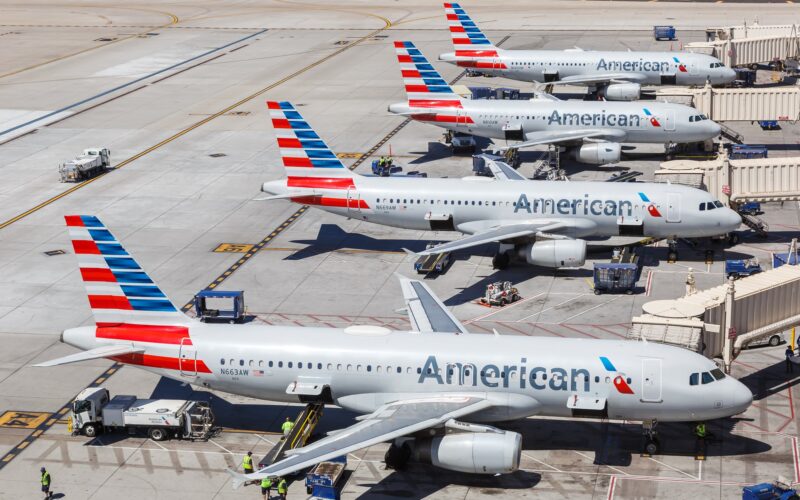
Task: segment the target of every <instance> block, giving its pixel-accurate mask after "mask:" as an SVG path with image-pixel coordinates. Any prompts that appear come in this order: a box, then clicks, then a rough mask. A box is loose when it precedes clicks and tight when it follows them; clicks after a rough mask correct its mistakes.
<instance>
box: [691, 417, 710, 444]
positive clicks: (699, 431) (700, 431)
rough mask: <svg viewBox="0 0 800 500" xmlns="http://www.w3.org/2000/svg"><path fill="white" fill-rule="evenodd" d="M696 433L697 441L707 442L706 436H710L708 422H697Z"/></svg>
mask: <svg viewBox="0 0 800 500" xmlns="http://www.w3.org/2000/svg"><path fill="white" fill-rule="evenodd" d="M694 434H695V436H697V441H698V442H699V443H701V444H705V442H706V437H707V436H708V431H707V430H706V423H705V422H697V425H695V426H694Z"/></svg>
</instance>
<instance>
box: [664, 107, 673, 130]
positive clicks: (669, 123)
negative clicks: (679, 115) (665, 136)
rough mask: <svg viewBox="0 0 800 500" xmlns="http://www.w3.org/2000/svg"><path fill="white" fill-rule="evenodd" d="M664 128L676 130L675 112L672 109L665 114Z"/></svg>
mask: <svg viewBox="0 0 800 500" xmlns="http://www.w3.org/2000/svg"><path fill="white" fill-rule="evenodd" d="M664 130H666V131H667V132H674V131H675V112H674V111H672V110H671V109H670V110H668V111H667V112H666V113H665V114H664Z"/></svg>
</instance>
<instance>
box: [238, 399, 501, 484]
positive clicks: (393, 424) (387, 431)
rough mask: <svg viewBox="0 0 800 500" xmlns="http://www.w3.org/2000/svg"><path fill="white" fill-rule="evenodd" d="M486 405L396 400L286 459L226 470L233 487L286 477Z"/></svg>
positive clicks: (474, 401)
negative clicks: (252, 469)
mask: <svg viewBox="0 0 800 500" xmlns="http://www.w3.org/2000/svg"><path fill="white" fill-rule="evenodd" d="M489 406H491V403H490V402H489V401H488V400H486V399H485V398H482V397H478V396H431V397H422V398H418V399H409V400H400V401H395V402H393V403H389V404H386V405H383V406H381V407H380V408H378V409H377V410H375V411H374V412H373V413H370V414H369V415H365V416H363V417H361V418H360V419H359V422H357V423H355V424H354V425H351V426H350V427H348V428H346V429H342V430H341V431H338V432H336V433H335V434H331V435H328V436H326V437H324V438H322V439H320V440H319V441H316V442H314V443H312V444H310V445H308V446H304V447H302V448H297V449H295V450H292V451H290V452H288V453H287V455H288V457H287V458H284V459H283V460H281V461H279V462H276V463H274V464H272V465H270V466H267V467H264V468H263V469H260V470H258V471H257V472H254V473H252V474H246V475H245V474H240V473H238V472H236V471H232V470H230V469H228V474H230V475H231V476H232V477H233V487H234V489H236V488H238V487H239V486H241V485H242V484H244V482H245V481H252V480H254V479H255V480H258V479H263V478H265V477H271V478H272V477H279V476H285V475H287V474H291V473H293V472H295V471H298V470H301V469H304V468H306V467H308V466H310V465H314V464H316V463H319V462H324V461H325V460H328V459H331V458H334V457H338V456H341V455H344V454H347V453H350V452H352V451H356V450H360V449H361V448H366V447H367V446H372V445H374V444H377V443H382V442H384V441H389V440H391V439H394V438H397V437H400V436H405V435H407V434H412V433H414V432H418V431H421V430H425V429H429V428H431V427H437V426H440V425H442V424H444V423H445V422H447V421H448V420H450V419H454V418H459V417H462V416H464V415H469V414H470V413H475V412H477V411H479V410H483V409H485V408H488V407H489Z"/></svg>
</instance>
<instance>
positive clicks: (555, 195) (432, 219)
mask: <svg viewBox="0 0 800 500" xmlns="http://www.w3.org/2000/svg"><path fill="white" fill-rule="evenodd" d="M267 108H268V109H269V112H270V116H271V118H272V124H273V126H274V127H275V132H276V134H277V139H278V147H279V148H280V154H281V157H282V160H283V165H284V168H285V171H286V175H287V177H286V178H285V179H277V180H273V181H268V182H265V183H264V184H263V185H262V187H261V190H262V191H263V192H265V193H268V194H269V196H266V197H264V198H261V199H263V200H274V199H289V200H291V201H293V202H295V203H299V204H304V205H312V206H315V207H318V208H320V209H322V210H325V211H327V212H331V213H334V214H338V215H342V216H345V217H349V218H354V219H359V220H363V221H367V222H373V223H375V224H382V225H385V226H392V227H399V228H405V229H418V230H428V231H460V232H461V233H465V234H467V235H469V236H467V237H465V238H462V239H459V240H455V241H453V242H449V243H444V244H442V245H438V246H435V247H433V248H430V249H428V250H424V251H421V252H419V253H418V255H430V254H436V253H441V252H446V251H453V250H459V249H464V248H470V247H475V246H478V245H483V244H487V243H492V242H500V243H501V245H500V250H499V251H498V253H497V254H496V255H495V257H494V259H493V265H494V266H495V267H496V268H500V269H502V268H505V267H506V266H508V265H509V263H510V262H511V260H512V258H519V259H521V260H522V261H525V262H528V263H529V264H534V265H539V266H545V267H556V268H558V267H580V266H582V265H583V263H584V261H585V259H586V241H585V240H584V239H582V238H586V237H596V236H626V237H627V236H641V237H643V238H644V237H648V236H649V237H656V238H661V237H664V238H672V239H674V237H675V236H680V237H702V236H716V235H723V234H728V233H730V232H732V231H733V230H735V229H736V228H737V227H739V224H740V223H741V216H739V215H738V214H737V213H736V212H734V211H733V210H731V209H729V208H726V207H723V206H722V203H721V202H719V201H718V200H714V198H713V197H712V196H711V195H710V194H709V193H708V192H706V191H702V190H699V189H695V188H692V187H689V186H683V185H677V184H665V183H639V182H637V183H629V182H577V181H570V182H559V181H530V180H527V179H525V178H524V177H523V176H522V175H520V174H518V173H517V172H516V171H514V170H513V169H512V168H510V167H508V166H507V165H505V164H503V166H505V171H506V174H504V175H500V176H498V177H497V178H495V179H490V178H486V177H467V178H463V179H433V178H415V177H410V178H387V177H369V176H362V175H359V174H357V173H355V172H352V171H351V170H349V169H347V168H345V166H344V165H343V164H342V162H341V161H339V159H338V158H337V157H336V155H335V154H334V153H333V151H331V150H330V148H328V146H327V145H326V144H325V142H324V141H323V140H322V139H321V138H320V137H319V135H318V134H317V133H316V132H315V131H314V130H313V129H312V128H311V126H310V125H309V124H308V122H306V121H305V120H304V119H303V117H302V116H301V115H300V113H299V112H298V111H297V109H295V107H294V106H292V104H291V103H289V102H277V101H268V102H267ZM487 162H488V163H489V164H490V165H491V164H492V163H494V162H493V160H491V159H489V160H487ZM497 163H501V164H502V162H497Z"/></svg>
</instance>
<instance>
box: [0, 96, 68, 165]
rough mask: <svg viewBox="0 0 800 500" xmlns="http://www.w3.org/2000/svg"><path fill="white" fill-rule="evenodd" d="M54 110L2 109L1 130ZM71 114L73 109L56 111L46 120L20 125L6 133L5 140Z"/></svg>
mask: <svg viewBox="0 0 800 500" xmlns="http://www.w3.org/2000/svg"><path fill="white" fill-rule="evenodd" d="M52 112H53V110H52V109H0V130H9V129H12V128H14V127H16V126H18V125H21V124H23V123H27V122H29V121H33V120H36V119H38V118H40V117H42V116H44V115H46V114H48V113H52ZM71 114H72V112H71V111H62V112H61V113H56V114H54V115H53V116H51V117H50V118H48V119H46V120H43V121H40V122H36V123H31V124H30V125H27V126H25V127H20V128H18V129H16V130H14V131H12V132H8V133H7V134H4V135H3V140H4V141H7V140H9V139H12V138H14V137H19V136H21V135H23V134H27V133H28V132H30V131H31V130H36V129H37V128H39V127H43V126H45V125H47V124H48V123H53V122H54V121H56V120H60V119H62V118H64V117H66V116H69V115H71ZM79 153H80V151H76V152H75V154H79ZM66 159H67V158H64V160H66ZM54 168H55V167H54Z"/></svg>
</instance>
